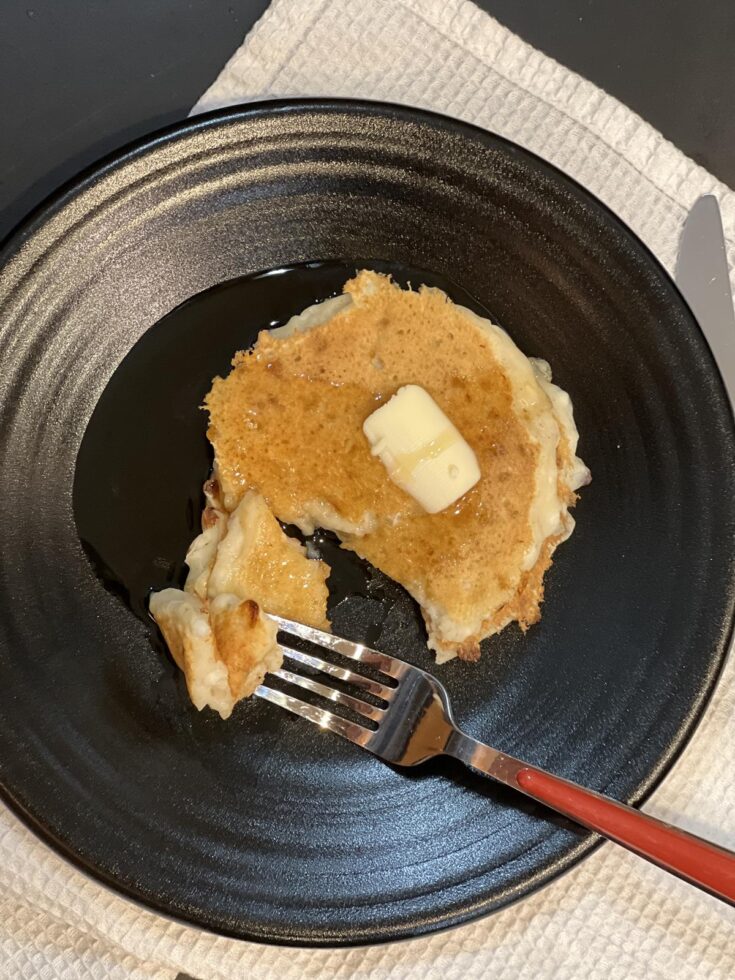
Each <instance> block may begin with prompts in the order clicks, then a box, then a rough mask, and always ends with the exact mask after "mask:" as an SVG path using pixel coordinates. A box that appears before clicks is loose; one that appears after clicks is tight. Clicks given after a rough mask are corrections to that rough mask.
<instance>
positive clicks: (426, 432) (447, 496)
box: [362, 385, 480, 514]
mask: <svg viewBox="0 0 735 980" xmlns="http://www.w3.org/2000/svg"><path fill="white" fill-rule="evenodd" d="M362 431H363V432H364V433H365V435H366V436H367V439H368V442H369V443H370V447H371V452H372V454H373V456H378V457H379V459H380V461H381V463H383V465H384V466H385V468H386V469H387V470H388V476H389V477H390V478H391V480H393V482H394V483H396V484H398V486H399V487H400V488H401V489H402V490H405V491H406V493H410V494H411V496H412V497H413V498H414V499H415V500H417V501H418V502H419V503H420V504H421V506H422V507H423V508H424V510H425V511H427V512H428V513H429V514H436V513H438V512H439V511H440V510H444V509H445V507H449V505H450V504H453V503H454V502H455V500H459V498H460V497H461V496H463V494H465V493H467V491H468V490H469V489H470V488H471V487H474V485H475V484H476V483H477V481H478V480H479V479H480V467H479V466H478V464H477V457H476V456H475V454H474V452H473V451H472V449H471V448H470V447H469V446H468V445H467V443H466V442H465V440H464V439H463V438H462V434H461V433H460V432H459V430H458V429H457V428H456V426H454V425H453V424H452V423H451V422H450V420H449V419H448V418H447V416H446V415H445V414H444V412H442V410H441V409H440V408H439V406H438V405H437V403H436V402H435V401H434V399H433V398H432V397H431V395H430V394H429V393H428V392H427V391H424V389H423V388H420V387H419V386H418V385H405V386H404V387H403V388H399V389H398V391H397V392H396V393H395V395H393V397H392V398H391V399H390V400H389V401H387V402H386V403H385V405H381V406H380V408H378V409H376V410H375V411H374V412H373V414H372V415H369V416H368V417H367V418H366V419H365V421H364V423H363V426H362Z"/></svg>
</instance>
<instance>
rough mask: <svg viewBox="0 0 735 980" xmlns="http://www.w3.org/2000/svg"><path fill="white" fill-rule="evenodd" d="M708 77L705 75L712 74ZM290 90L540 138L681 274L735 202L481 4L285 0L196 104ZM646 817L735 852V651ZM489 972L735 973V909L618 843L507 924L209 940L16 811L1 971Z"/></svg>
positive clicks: (126, 977) (0, 867)
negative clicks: (280, 945)
mask: <svg viewBox="0 0 735 980" xmlns="http://www.w3.org/2000/svg"><path fill="white" fill-rule="evenodd" d="M693 84H694V83H693ZM289 95H331V96H359V97H363V98H372V99H382V100H387V101H392V102H402V103H406V104H410V105H416V106H422V107H426V108H430V109H435V110H438V111H440V112H443V113H447V114H449V115H453V116H458V117H460V118H462V119H466V120H468V121H470V122H473V123H476V124H477V125H480V126H484V127H486V128H487V129H491V130H493V131H495V132H497V133H501V134H502V135H504V136H507V137H509V138H510V139H512V140H514V141H516V142H517V143H520V144H521V145H523V146H526V147H528V148H529V149H531V150H533V151H535V152H536V153H538V154H540V155H541V156H542V157H544V158H545V159H547V160H549V161H551V162H552V163H554V164H556V165H557V166H558V167H560V168H561V169H562V170H564V171H566V172H567V173H569V174H571V175H572V176H574V177H575V178H576V179H577V180H578V181H580V182H581V183H582V184H584V185H585V186H586V187H588V188H589V189H590V190H591V191H592V192H593V193H594V194H596V195H597V196H598V197H599V198H601V199H602V200H603V201H605V202H606V203H607V204H608V205H609V206H610V207H611V208H612V209H613V210H614V211H616V212H617V214H619V215H620V217H621V218H622V219H623V220H624V221H626V222H627V223H628V224H629V225H630V226H631V227H632V228H633V229H634V230H635V231H636V232H637V233H638V234H639V235H640V237H641V238H642V239H643V240H644V241H645V242H646V243H647V244H648V246H649V247H650V248H651V249H652V250H653V251H654V252H655V253H656V254H657V255H658V256H659V257H660V258H661V260H662V261H663V263H664V264H665V265H666V266H667V267H668V268H669V269H672V268H673V263H674V260H675V256H676V249H677V243H678V238H679V234H680V231H681V226H682V222H683V220H684V217H685V215H686V213H687V210H688V208H689V207H690V206H691V205H692V204H693V203H694V201H695V200H696V198H697V197H699V195H700V194H704V193H708V192H709V193H714V194H716V195H717V197H718V198H719V201H720V204H721V207H722V212H723V221H724V227H725V234H726V236H727V239H728V256H729V260H730V267H731V269H732V268H733V266H735V195H734V194H733V192H732V191H730V190H729V189H728V188H726V187H725V186H723V185H722V184H721V183H719V182H718V181H717V180H715V179H714V178H713V177H712V176H710V175H709V174H708V173H706V171H704V170H703V169H702V168H701V167H699V166H697V165H696V164H694V163H692V162H691V161H690V160H688V159H687V158H686V157H684V156H683V155H682V154H681V153H680V152H679V151H678V150H677V149H676V148H675V147H673V146H671V144H670V143H667V142H666V140H664V139H663V137H662V136H661V135H660V134H659V133H657V132H655V131H654V130H653V129H652V128H651V127H650V126H648V125H647V124H646V123H645V122H643V121H642V120H641V119H639V118H638V117H637V116H635V115H634V114H633V113H632V112H631V111H630V110H628V109H626V108H625V107H624V106H622V105H621V104H620V103H619V102H617V101H616V100H615V99H613V98H610V97H609V96H608V95H606V94H605V93H603V92H601V91H600V90H599V89H597V88H595V86H594V85H591V84H590V83H589V82H587V81H585V80H584V79H581V78H579V77H578V76H577V75H574V74H573V73H571V72H569V71H567V70H566V69H565V68H563V67H561V66H560V65H558V64H556V63H555V62H554V61H552V60H551V59H549V58H547V57H545V56H544V55H543V54H540V53H539V52H538V51H535V50H533V49H532V48H530V47H529V46H528V45H527V44H525V43H523V42H522V41H521V40H519V39H518V38H517V37H515V36H514V35H513V34H511V33H510V32H508V31H507V30H506V29H505V28H503V27H502V26H500V25H499V24H497V23H496V22H495V21H493V20H492V19H491V18H489V17H487V16H486V15H485V14H483V13H482V12H481V11H480V10H478V9H477V8H476V7H475V6H473V5H472V4H471V3H468V2H466V0H423V2H422V0H367V2H366V0H275V2H274V3H273V4H272V6H271V7H270V8H269V10H268V11H267V12H266V14H265V16H264V17H263V18H262V20H261V21H260V22H259V23H258V25H257V26H256V27H255V29H254V30H253V31H252V32H251V34H250V35H249V36H248V37H247V38H246V40H245V42H244V44H243V45H242V47H241V48H240V49H239V50H238V51H237V52H236V53H235V54H234V56H233V57H232V58H231V60H230V61H229V63H228V64H227V66H226V67H225V69H224V70H223V72H222V73H221V75H220V76H219V78H218V79H217V80H216V81H215V82H214V84H213V85H212V86H211V88H210V89H209V90H208V91H207V92H206V93H205V95H204V96H203V97H202V99H201V100H200V102H199V103H198V104H197V106H196V107H195V110H194V111H202V110H205V109H210V108H215V107H216V106H221V105H226V104H228V103H231V102H239V101H244V100H253V99H260V98H268V97H274V96H289ZM646 809H647V810H648V811H649V812H650V813H653V814H655V815H657V816H660V817H663V818H664V819H667V820H670V821H671V822H672V823H676V824H679V825H680V826H682V827H685V828H688V829H690V830H692V831H694V832H697V833H700V834H702V835H704V836H706V837H709V838H711V839H712V840H716V841H718V842H719V843H722V844H724V845H726V846H729V847H731V848H735V817H734V816H733V813H734V812H735V662H733V660H732V659H731V661H730V663H729V665H728V666H727V667H726V668H725V672H724V675H723V677H722V680H721V681H720V684H719V687H718V689H717V692H716V693H715V696H714V698H713V700H712V703H711V704H710V706H709V708H708V709H707V712H706V715H705V718H704V720H703V722H702V723H701V725H700V727H699V729H698V731H697V732H696V734H695V736H694V738H693V740H692V742H691V744H690V745H689V747H688V748H687V750H686V752H685V753H684V754H683V756H682V758H681V759H680V760H679V762H678V763H677V765H676V766H675V768H674V770H673V771H672V772H671V774H670V775H669V776H668V777H667V779H666V780H665V782H664V784H663V785H662V786H661V787H660V788H659V789H658V790H657V792H656V793H655V794H654V796H653V798H652V799H651V800H650V801H649V803H648V804H647V806H646ZM178 970H182V971H186V972H188V973H190V974H192V975H194V976H196V977H200V978H202V980H218V978H228V980H229V978H235V977H237V978H240V977H247V978H248V980H263V978H273V980H276V978H277V980H289V978H293V980H302V978H309V980H320V978H324V980H327V978H330V980H332V978H344V980H347V978H359V980H368V978H370V980H379V978H380V980H382V978H387V977H391V978H401V980H413V978H415V980H424V978H427V977H428V978H436V980H453V978H457V980H459V978H461V980H473V978H477V980H480V978H483V980H484V978H490V977H492V978H507V980H525V978H528V980H536V978H546V977H549V978H550V977H554V978H580V980H588V978H598V977H599V978H605V980H607V978H621V980H638V978H640V980H644V978H646V980H651V978H662V980H678V978H684V977H691V978H697V980H699V978H704V977H707V978H721V980H729V978H732V977H733V976H735V911H733V909H731V908H728V907H725V906H724V905H723V904H721V903H719V902H717V901H716V900H715V899H712V898H709V897H708V896H706V895H704V894H702V893H700V892H699V891H697V890H696V889H694V888H691V887H689V886H687V885H684V884H683V883H681V882H679V881H678V880H677V879H675V878H672V877H670V876H668V875H666V874H664V872H662V871H659V870H658V869H657V868H654V867H652V866H650V865H648V864H646V863H645V862H643V861H641V860H639V859H638V858H635V857H634V856H632V855H630V854H628V853H627V852H625V851H623V850H622V849H620V848H616V847H614V846H612V845H609V844H606V845H604V846H603V847H602V848H600V849H599V850H597V851H596V852H595V853H594V854H592V855H591V856H590V857H589V858H588V859H586V860H585V861H583V862H582V864H581V865H579V866H578V867H576V868H574V869H573V870H572V871H570V872H569V873H568V874H567V875H565V876H564V877H563V878H561V879H560V880H558V881H556V882H554V883H553V884H551V885H550V886H548V887H547V888H545V889H543V890H542V891H540V892H538V893H537V894H535V895H533V896H531V897H530V898H528V899H527V900H525V901H523V902H521V903H519V904H517V905H514V906H512V907H510V908H508V909H506V910H504V911H502V912H500V913H498V914H496V915H494V916H491V917H490V918H487V919H485V920H483V921H480V922H476V923H474V924H471V925H468V926H465V927H462V928H459V929H455V930H453V931H450V932H446V933H442V934H440V935H436V936H433V937H430V938H428V939H422V940H415V941H411V942H404V943H399V944H396V945H392V946H379V947H373V948H368V949H354V950H347V951H340V950H326V951H319V950H317V951H305V950H293V949H290V950H283V949H277V948H268V947H261V946H254V945H250V944H245V943H238V942H235V941H232V940H227V939H221V938H217V937H214V936H210V935H207V934H205V933H202V932H198V931H197V930H195V929H191V928H187V927H185V926H180V925H177V924H175V923H172V922H169V921H167V920H165V919H162V918H159V917H157V916H155V915H153V914H152V913H149V912H147V911H144V910H142V909H139V908H136V907H135V906H133V905H131V904H130V903H128V902H126V901H124V900H122V899H121V898H118V897H117V896H116V895H114V894H112V893H111V892H108V891H105V890H104V889H103V888H101V887H100V886H99V885H97V884H96V883H94V882H91V881H88V880H87V879H86V878H84V877H83V876H82V875H81V874H80V873H78V872H77V871H75V870H74V869H72V868H71V867H68V866H67V865H66V864H64V862H62V861H61V859H60V858H58V857H57V856H56V855H55V854H54V853H52V852H51V851H50V850H49V849H48V848H46V847H45V846H44V845H43V844H41V843H39V842H38V841H37V840H36V839H35V838H34V837H33V835H32V834H31V833H30V832H29V831H28V830H26V829H25V827H24V826H23V825H22V824H21V823H20V822H19V821H18V820H16V818H15V817H14V816H12V815H11V814H10V813H9V812H7V811H5V810H2V809H0V977H2V978H8V980H10V978H12V980H17V978H28V980H39V978H40V980H57V978H58V980H67V978H97V977H110V978H118V977H119V978H120V980H137V978H144V977H145V978H148V977H155V978H161V980H163V978H166V980H169V978H173V977H174V976H175V974H176V972H177V971H178Z"/></svg>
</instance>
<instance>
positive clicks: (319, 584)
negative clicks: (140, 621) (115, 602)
mask: <svg viewBox="0 0 735 980" xmlns="http://www.w3.org/2000/svg"><path fill="white" fill-rule="evenodd" d="M205 492H206V496H207V507H206V509H205V511H204V514H203V517H202V524H203V525H204V528H203V531H202V533H201V534H200V535H199V537H198V538H196V539H195V541H194V542H192V545H191V547H190V548H189V551H188V553H187V556H186V560H187V564H188V565H189V570H190V571H189V576H188V578H187V581H186V585H185V587H184V590H183V591H182V590H180V589H164V590H163V591H162V592H157V593H154V595H153V596H151V601H150V611H151V614H152V616H153V617H154V619H155V620H156V622H157V623H158V625H159V626H160V628H161V632H162V633H163V635H164V638H165V640H166V643H167V645H168V647H169V650H170V651H171V655H172V656H173V658H174V660H175V661H176V663H177V665H178V666H179V668H180V669H181V670H182V671H183V672H184V675H185V677H186V683H187V688H188V691H189V695H190V697H191V700H192V702H193V703H194V704H195V706H196V707H197V708H199V709H200V710H201V709H202V708H203V707H205V706H206V707H210V708H213V709H214V710H215V711H218V712H219V713H220V715H221V716H222V718H227V717H229V715H230V714H231V712H232V709H233V707H234V705H235V704H236V703H237V702H238V701H239V700H241V699H242V698H245V697H248V696H249V695H251V694H252V693H253V691H254V690H255V688H256V687H257V686H258V685H259V684H261V683H262V682H263V678H264V676H265V674H266V672H267V671H273V670H278V668H279V667H280V666H281V663H282V661H283V657H282V654H281V651H280V648H279V647H278V643H277V640H276V634H277V628H276V626H275V624H274V622H273V621H272V620H270V619H269V618H268V616H267V615H265V613H273V614H275V615H280V616H283V617H285V618H287V619H296V620H298V621H300V622H302V623H308V624H309V625H312V626H316V627H318V628H321V629H328V628H329V622H328V620H327V614H326V607H327V587H326V584H325V583H326V578H327V576H328V574H329V568H328V566H327V565H325V564H324V562H322V561H317V560H313V559H309V558H307V556H306V553H305V549H304V548H303V546H302V545H301V544H299V542H298V541H295V540H294V539H293V538H289V537H288V536H287V535H286V534H284V532H283V531H282V529H281V527H280V526H279V524H278V521H277V520H276V519H275V517H274V516H273V514H272V513H271V511H270V510H268V507H267V506H266V504H265V502H264V500H263V498H262V497H260V496H259V495H258V494H257V493H255V492H254V491H250V492H248V493H246V494H245V496H244V497H243V498H242V500H241V501H240V503H239V504H238V506H237V507H236V508H235V510H234V511H233V512H232V513H231V514H229V515H228V514H227V513H226V512H225V511H224V510H223V509H222V507H221V502H220V499H219V488H218V487H217V484H216V482H214V481H209V482H208V484H207V486H206V488H205Z"/></svg>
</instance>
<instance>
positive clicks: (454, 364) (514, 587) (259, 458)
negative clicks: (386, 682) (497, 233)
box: [205, 271, 589, 661]
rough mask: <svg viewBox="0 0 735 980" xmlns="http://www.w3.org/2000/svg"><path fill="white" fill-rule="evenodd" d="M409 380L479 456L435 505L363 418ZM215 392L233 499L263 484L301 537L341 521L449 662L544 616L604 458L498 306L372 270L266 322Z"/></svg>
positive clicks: (214, 417)
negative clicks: (404, 480) (489, 307)
mask: <svg viewBox="0 0 735 980" xmlns="http://www.w3.org/2000/svg"><path fill="white" fill-rule="evenodd" d="M405 385H417V386H420V387H421V388H423V389H424V390H425V391H426V392H428V394H429V395H430V396H431V397H432V398H433V399H434V401H435V402H436V403H437V405H438V406H439V408H440V409H441V410H442V411H443V412H444V414H445V415H446V416H447V418H448V419H450V420H451V422H452V423H453V424H454V426H456V428H457V429H458V430H459V432H460V433H461V435H462V436H463V437H464V439H465V440H466V442H467V443H468V445H469V446H470V447H471V449H472V450H473V451H474V453H475V456H476V458H477V460H478V463H479V466H480V479H479V480H478V481H477V483H476V484H475V486H474V487H472V489H471V490H469V491H468V492H467V493H466V494H465V495H464V496H463V497H462V498H460V499H459V500H458V501H456V503H454V504H453V505H451V506H450V507H448V508H446V509H445V510H443V511H441V512H439V513H435V514H429V513H426V512H425V511H424V510H423V509H422V507H421V506H420V505H419V504H418V503H417V502H416V500H414V499H413V498H412V497H411V496H410V494H409V493H407V492H406V491H405V490H403V489H401V488H400V487H399V486H397V485H396V484H395V483H394V482H392V481H391V479H390V478H389V476H388V474H387V472H386V469H385V467H384V466H383V465H382V463H381V462H380V460H379V459H377V458H376V457H374V456H372V455H371V453H370V447H369V445H368V442H367V439H366V437H365V435H364V433H363V429H362V427H363V423H364V422H365V419H366V418H368V416H370V415H371V413H372V412H373V411H374V410H375V409H376V408H377V407H378V406H380V405H382V404H384V403H385V402H386V401H387V400H388V399H390V398H391V397H392V396H393V395H394V394H395V392H396V391H397V390H398V389H399V388H401V387H402V386H405ZM205 407H206V408H207V410H208V412H209V419H210V424H209V429H208V437H209V439H210V441H211V443H212V445H213V447H214V454H215V474H216V479H217V481H218V486H219V489H220V492H221V497H220V500H221V506H222V508H223V509H224V511H226V512H231V511H232V510H234V509H235V508H236V507H237V506H238V504H239V503H240V501H242V500H243V498H244V497H245V496H246V495H247V494H248V493H250V492H251V491H253V490H254V491H256V492H257V493H258V494H259V495H260V496H261V497H262V498H263V500H264V501H265V504H266V505H267V507H268V508H269V509H270V510H271V511H272V513H273V514H274V515H275V516H276V517H277V518H278V519H279V520H280V521H282V522H284V523H289V524H295V525H296V526H297V527H298V528H300V530H301V531H302V532H303V533H304V534H310V533H312V532H313V531H314V530H315V528H316V527H322V528H326V529H329V530H332V531H334V532H336V533H337V534H338V535H339V536H340V538H341V541H342V543H343V546H344V547H346V548H349V549H352V550H353V551H355V552H356V553H357V554H358V555H360V556H361V557H363V558H365V559H366V560H368V561H370V562H371V563H372V564H373V565H374V566H376V567H377V568H379V569H380V570H381V571H383V572H384V573H385V574H387V575H388V576H390V577H391V578H392V579H394V580H395V581H396V582H399V583H400V584H401V585H403V586H404V587H405V588H406V589H407V590H408V592H409V593H410V594H411V595H412V596H413V597H414V598H415V599H416V600H417V602H418V603H419V605H420V606H421V610H422V613H423V616H424V620H425V622H426V626H427V632H428V644H429V646H430V647H431V649H433V650H434V651H435V652H436V654H437V659H438V660H439V661H443V660H447V659H450V658H451V657H454V656H457V655H458V656H460V657H462V658H464V659H470V660H471V659H477V657H478V656H479V643H480V641H481V640H482V639H484V638H485V637H488V636H491V635H493V634H494V633H497V632H499V631H500V630H501V629H503V628H504V627H505V626H506V625H508V624H509V623H511V622H514V621H515V622H518V623H519V624H520V626H521V628H523V629H526V628H528V627H529V626H530V625H531V624H533V623H535V622H536V621H537V620H538V619H539V618H540V604H541V601H542V599H543V578H544V574H545V572H546V570H547V569H548V567H549V565H550V564H551V560H552V555H553V552H554V550H555V548H556V547H557V546H558V545H559V544H560V543H561V542H562V541H563V540H565V539H566V538H568V537H569V535H570V534H571V532H572V530H573V528H574V521H573V519H572V517H571V515H570V513H569V508H570V507H571V506H572V505H573V504H574V503H575V501H576V493H575V491H576V490H577V489H578V488H579V487H580V486H581V485H583V484H584V483H585V482H587V480H588V479H589V473H588V471H587V469H586V467H585V466H584V464H583V463H582V462H581V460H580V459H579V458H578V457H577V456H576V448H577V440H578V434H577V430H576V428H575V425H574V420H573V413H572V407H571V402H570V399H569V397H568V395H567V394H566V393H565V392H563V391H562V390H561V389H560V388H558V387H557V386H555V385H553V384H552V383H551V371H550V369H549V367H548V365H547V364H545V362H542V361H536V360H532V359H529V358H527V357H526V356H525V355H524V354H523V353H522V352H521V351H520V350H519V349H518V348H517V347H516V346H515V344H514V343H513V341H512V340H511V339H510V338H509V337H508V335H507V334H506V333H505V332H504V331H503V330H502V329H501V328H499V327H497V326H496V325H494V324H492V323H491V322H490V321H489V320H486V319H483V318H481V317H479V316H477V315H475V314H474V313H472V312H471V311H469V310H467V309H464V308H463V307H461V306H457V305H455V304H454V303H452V302H451V301H450V300H449V298H448V297H447V296H446V294H445V293H443V292H442V291H441V290H438V289H431V288H427V287H421V288H420V289H418V290H417V291H413V290H403V289H401V288H399V287H398V286H397V285H395V284H394V283H392V282H391V281H390V279H389V278H388V277H386V276H382V275H379V274H377V273H373V272H368V271H362V272H360V273H358V275H357V276H356V277H355V278H354V279H352V280H350V281H349V282H348V283H347V284H346V285H345V288H344V294H343V295H342V296H339V297H336V298H334V299H332V300H329V301H327V302H325V303H322V304H319V305H317V306H315V307H311V308H309V309H308V310H306V311H304V313H302V314H300V315H299V316H297V317H294V318H293V319H292V320H291V321H290V322H289V323H288V324H287V325H286V326H285V327H282V328H279V329H277V330H272V331H270V332H268V331H263V332H261V334H260V335H259V337H258V341H257V343H256V344H255V346H254V348H253V349H252V350H249V351H243V352H240V353H239V354H237V355H236V356H235V358H234V360H233V368H232V371H231V372H230V374H229V375H228V376H227V377H226V378H216V379H215V380H214V382H213V385H212V389H211V391H210V392H209V394H208V396H207V398H206V401H205Z"/></svg>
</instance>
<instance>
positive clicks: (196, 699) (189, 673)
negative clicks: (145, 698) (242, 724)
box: [150, 589, 282, 718]
mask: <svg viewBox="0 0 735 980" xmlns="http://www.w3.org/2000/svg"><path fill="white" fill-rule="evenodd" d="M150 611H151V615H152V616H153V618H154V619H155V621H156V623H158V626H159V627H160V629H161V632H162V633H163V636H164V639H165V640H166V643H167V645H168V648H169V650H170V651H171V656H172V657H173V658H174V660H175V661H176V664H177V666H178V667H179V668H180V669H181V670H182V671H183V672H184V676H185V678H186V686H187V689H188V691H189V697H190V698H191V700H192V703H193V704H194V706H195V707H196V708H198V709H199V710H200V711H201V710H202V708H206V707H208V708H212V709H213V710H214V711H217V712H218V713H219V715H220V717H221V718H229V717H230V715H231V714H232V709H233V708H234V706H235V704H236V703H237V702H238V701H240V700H241V699H242V698H244V697H247V696H248V695H249V694H252V693H253V691H254V690H255V688H256V687H257V686H258V684H260V683H262V680H263V677H264V676H265V674H266V672H267V671H269V670H277V669H278V667H279V666H280V664H281V659H282V658H281V652H280V650H279V648H278V644H277V642H276V633H277V629H276V626H275V624H274V623H273V622H272V621H271V620H269V619H268V618H267V617H266V616H264V615H263V614H262V612H261V611H260V609H259V608H258V605H257V603H255V602H253V601H252V600H250V599H238V597H237V596H233V595H221V596H218V597H217V599H215V600H214V601H213V602H212V603H211V604H210V605H209V608H207V606H206V605H205V603H204V602H202V600H201V599H200V598H199V597H198V596H196V595H194V594H192V593H189V592H182V591H181V589H163V591H161V592H155V593H154V594H153V595H152V596H151V601H150Z"/></svg>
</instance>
